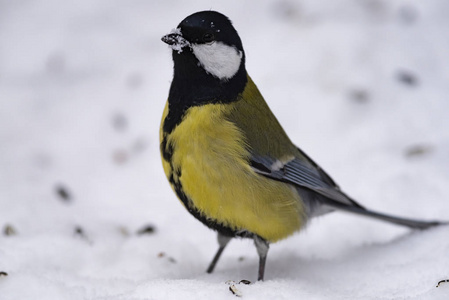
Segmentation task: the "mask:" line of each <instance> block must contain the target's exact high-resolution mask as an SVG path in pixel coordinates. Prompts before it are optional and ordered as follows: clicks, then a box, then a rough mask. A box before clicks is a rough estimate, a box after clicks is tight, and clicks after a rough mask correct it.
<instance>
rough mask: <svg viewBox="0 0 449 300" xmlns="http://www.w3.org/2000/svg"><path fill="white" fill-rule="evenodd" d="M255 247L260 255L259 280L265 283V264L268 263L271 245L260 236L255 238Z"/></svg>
mask: <svg viewBox="0 0 449 300" xmlns="http://www.w3.org/2000/svg"><path fill="white" fill-rule="evenodd" d="M254 245H255V246H256V250H257V254H259V275H258V277H257V280H261V281H263V276H264V273H265V262H266V261H267V253H268V248H269V246H270V245H269V244H268V242H267V241H265V240H264V239H263V238H261V237H260V236H257V235H255V236H254Z"/></svg>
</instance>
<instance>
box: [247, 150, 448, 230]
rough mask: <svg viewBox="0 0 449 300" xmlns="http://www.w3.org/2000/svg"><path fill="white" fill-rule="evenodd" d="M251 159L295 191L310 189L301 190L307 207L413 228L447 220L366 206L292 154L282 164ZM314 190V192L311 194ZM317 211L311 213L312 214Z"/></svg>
mask: <svg viewBox="0 0 449 300" xmlns="http://www.w3.org/2000/svg"><path fill="white" fill-rule="evenodd" d="M250 163H251V166H252V167H253V169H254V170H255V172H257V173H259V174H261V175H263V176H266V177H269V178H272V179H274V180H279V181H283V182H286V183H289V184H292V185H294V186H296V187H297V188H298V191H300V190H299V189H300V188H304V189H307V190H308V191H311V192H303V193H302V195H303V196H305V197H306V198H307V199H303V200H304V202H305V203H307V204H308V205H309V206H310V207H315V209H316V207H330V208H332V209H340V210H344V211H347V212H352V213H356V214H359V215H365V216H368V217H372V218H376V219H380V220H383V221H388V222H391V223H395V224H398V225H403V226H407V227H411V228H415V229H426V228H430V227H433V226H438V225H447V224H448V222H442V221H420V220H413V219H407V218H401V217H396V216H391V215H387V214H383V213H378V212H375V211H371V210H367V209H365V208H364V207H363V206H361V205H359V204H358V203H357V202H355V201H354V200H352V199H351V198H350V197H349V196H347V195H346V194H345V193H343V192H342V191H341V190H340V188H339V187H338V186H337V185H336V184H335V183H334V181H333V180H332V178H330V177H329V175H327V174H326V173H325V172H324V171H323V170H322V169H321V168H319V167H318V165H316V164H315V163H313V162H312V163H313V164H312V165H309V164H307V163H306V162H304V161H302V160H300V159H299V158H294V159H293V160H291V161H289V162H287V163H285V164H284V165H281V164H280V163H279V162H278V161H277V160H275V159H273V158H271V157H267V156H257V155H253V156H252V157H251V161H250ZM323 174H324V175H323ZM313 193H315V196H313ZM328 211H329V210H328ZM319 214H320V213H316V214H312V216H313V215H319Z"/></svg>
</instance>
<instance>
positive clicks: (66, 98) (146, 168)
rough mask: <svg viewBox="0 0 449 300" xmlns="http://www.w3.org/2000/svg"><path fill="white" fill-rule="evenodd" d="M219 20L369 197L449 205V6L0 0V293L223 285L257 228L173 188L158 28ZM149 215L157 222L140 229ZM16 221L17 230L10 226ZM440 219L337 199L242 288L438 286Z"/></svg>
mask: <svg viewBox="0 0 449 300" xmlns="http://www.w3.org/2000/svg"><path fill="white" fill-rule="evenodd" d="M210 8H212V9H214V10H218V11H221V12H223V13H225V14H226V15H228V16H229V17H230V18H231V19H232V20H233V22H234V24H235V26H236V28H237V30H238V31H239V33H240V36H241V37H242V40H243V44H244V47H245V50H246V54H247V69H248V71H249V73H250V75H251V76H252V77H253V79H254V81H255V82H256V83H257V85H258V86H259V88H260V89H261V91H262V93H263V94H264V96H265V98H266V99H267V101H268V102H269V104H270V106H271V107H272V109H273V110H274V112H275V114H276V115H277V116H278V118H279V120H280V121H281V123H282V124H283V125H284V127H285V129H286V131H287V132H288V133H289V135H290V137H291V138H292V140H294V141H295V142H296V143H297V144H298V145H299V146H300V147H301V148H302V149H303V150H305V151H306V152H307V153H308V154H309V155H310V156H312V157H313V158H314V159H315V160H316V161H317V162H319V163H320V164H321V165H322V166H323V167H324V168H325V169H326V170H327V171H328V172H329V173H330V174H331V175H332V176H333V177H334V179H336V181H337V182H338V183H339V184H340V186H341V187H342V188H343V189H344V190H345V191H346V192H348V193H349V194H350V195H352V196H353V197H354V198H356V199H358V200H359V201H360V202H361V203H362V204H364V205H365V206H367V207H370V208H373V209H376V210H379V211H384V212H389V213H392V214H398V215H402V216H408V217H415V218H423V219H446V220H447V219H449V201H448V199H449V187H448V183H449V151H448V150H449V130H448V128H449V117H448V116H449V99H448V95H449V84H448V83H449V51H448V49H449V2H448V1H445V0H428V1H418V0H409V1H406V0H391V1H387V0H337V1H336V0H320V1H317V0H314V1H312V0H302V1H293V0H282V1H268V0H257V1H256V0H251V1H250V0H248V1H244V2H243V1H237V0H230V1H205V0H202V1H199V0H198V1H189V2H181V1H173V0H171V1H170V0H167V1H159V2H155V1H142V0H131V1H125V0H107V1H106V0H77V1H76V0H67V1H56V0H34V1H32V0H19V1H0V228H1V229H2V232H1V233H0V272H6V273H7V274H8V276H1V275H0V299H1V300H20V299H234V297H235V296H234V295H232V294H231V292H230V291H229V290H228V288H229V286H228V285H227V284H226V283H225V282H226V281H227V280H234V281H236V282H238V281H240V280H241V279H248V280H251V281H253V282H254V280H255V278H256V270H257V255H256V251H255V249H254V247H253V245H252V243H251V241H247V240H244V241H238V240H235V241H233V242H232V243H231V244H230V246H229V247H228V249H227V250H226V252H225V253H224V255H223V257H222V259H221V261H220V263H219V264H218V266H217V269H216V272H215V273H214V274H212V275H208V274H205V272H204V271H205V268H206V266H207V264H208V263H209V260H210V259H211V258H212V256H213V254H214V253H215V251H216V247H217V245H216V240H215V234H214V233H213V232H212V231H210V230H209V229H207V228H205V227H204V226H203V225H202V224H200V223H199V222H197V221H196V220H195V219H194V218H193V217H191V216H190V215H189V214H188V213H187V212H186V211H185V209H184V208H183V207H182V205H180V203H179V201H178V200H177V199H176V198H175V195H174V194H173V193H172V191H171V190H170V188H169V185H168V183H167V182H166V180H165V177H164V175H163V172H162V168H161V163H160V158H159V153H158V127H159V122H160V115H161V113H162V109H163V106H164V102H165V99H166V97H167V93H168V88H169V84H170V80H171V74H172V62H171V55H170V51H169V49H168V47H167V46H166V45H164V44H163V43H162V42H160V37H161V36H162V35H163V34H165V33H167V32H169V31H170V30H171V29H172V28H174V27H175V26H176V25H177V24H178V23H179V22H180V21H181V20H182V19H183V18H184V17H185V16H187V15H188V14H191V13H193V12H195V11H199V10H204V9H210ZM145 226H150V227H152V228H153V229H154V232H152V233H151V232H149V233H148V234H141V235H139V234H137V233H136V232H137V231H138V230H140V229H142V228H143V227H145ZM14 233H15V234H14ZM448 237H449V228H447V227H441V228H436V229H432V230H428V231H424V232H416V231H415V232H413V231H410V230H407V229H403V228H399V227H397V226H393V225H388V224H383V223H380V222H377V221H371V220H366V219H363V218H360V217H355V216H351V215H347V214H343V213H335V214H331V215H328V216H325V217H323V218H320V219H317V220H313V221H312V222H311V224H310V226H309V227H308V228H307V229H306V230H304V231H302V232H301V233H299V234H297V235H295V236H294V237H291V238H290V239H287V240H285V241H282V242H279V243H277V244H274V245H272V246H271V249H270V252H269V255H268V265H267V271H266V281H265V282H257V283H255V284H252V285H248V286H246V285H242V284H240V285H238V284H237V285H236V288H237V289H239V290H240V292H241V293H242V295H243V298H244V299H299V298H300V299H449V283H443V284H441V286H440V287H438V288H436V284H437V282H438V281H440V280H442V279H447V278H449V255H448V253H449V238H448Z"/></svg>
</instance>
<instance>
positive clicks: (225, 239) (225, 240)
mask: <svg viewBox="0 0 449 300" xmlns="http://www.w3.org/2000/svg"><path fill="white" fill-rule="evenodd" d="M231 239H232V238H231V237H229V236H224V235H222V234H220V233H218V235H217V240H218V245H219V248H218V251H217V253H215V256H214V259H213V260H212V262H211V263H210V265H209V268H207V271H206V272H207V273H212V272H213V271H214V268H215V265H216V264H217V261H218V259H219V258H220V256H221V253H223V250H224V248H225V247H226V245H227V244H228V243H229V241H230V240H231Z"/></svg>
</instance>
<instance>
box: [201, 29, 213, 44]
mask: <svg viewBox="0 0 449 300" xmlns="http://www.w3.org/2000/svg"><path fill="white" fill-rule="evenodd" d="M214 39H215V36H214V34H213V33H210V32H208V33H205V34H204V35H203V42H205V43H211V42H213V41H214Z"/></svg>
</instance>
